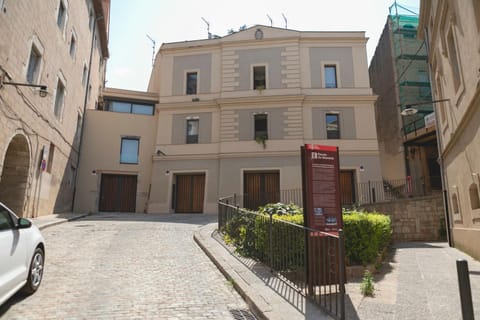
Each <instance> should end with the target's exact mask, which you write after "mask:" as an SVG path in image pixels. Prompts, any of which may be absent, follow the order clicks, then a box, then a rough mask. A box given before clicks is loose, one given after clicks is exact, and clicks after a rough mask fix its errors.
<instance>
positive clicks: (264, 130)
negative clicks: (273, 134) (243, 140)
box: [253, 113, 268, 140]
mask: <svg viewBox="0 0 480 320" xmlns="http://www.w3.org/2000/svg"><path fill="white" fill-rule="evenodd" d="M254 117H255V123H254V129H255V135H254V137H253V138H254V139H255V140H259V139H260V140H266V139H268V115H267V114H266V113H261V114H256V115H255V116H254Z"/></svg>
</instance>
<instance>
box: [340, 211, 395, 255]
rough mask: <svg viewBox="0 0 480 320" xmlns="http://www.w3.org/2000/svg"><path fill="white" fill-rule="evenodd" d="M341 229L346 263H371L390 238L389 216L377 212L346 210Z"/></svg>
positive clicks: (390, 225) (385, 246)
mask: <svg viewBox="0 0 480 320" xmlns="http://www.w3.org/2000/svg"><path fill="white" fill-rule="evenodd" d="M343 229H344V234H345V253H346V257H347V264H348V265H357V264H362V265H367V264H370V263H373V262H374V261H375V259H376V258H377V257H378V256H379V255H380V254H381V253H382V252H383V251H384V249H386V248H387V246H388V245H389V243H390V241H391V238H392V224H391V221H390V217H389V216H386V215H383V214H380V213H377V212H373V213H367V212H357V211H351V212H348V211H346V212H344V214H343Z"/></svg>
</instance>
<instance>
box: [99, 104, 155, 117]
mask: <svg viewBox="0 0 480 320" xmlns="http://www.w3.org/2000/svg"><path fill="white" fill-rule="evenodd" d="M105 105H106V108H105V110H108V111H113V112H123V113H133V114H146V115H150V116H151V115H153V112H154V111H155V108H154V106H153V105H151V104H139V103H132V102H123V101H105Z"/></svg>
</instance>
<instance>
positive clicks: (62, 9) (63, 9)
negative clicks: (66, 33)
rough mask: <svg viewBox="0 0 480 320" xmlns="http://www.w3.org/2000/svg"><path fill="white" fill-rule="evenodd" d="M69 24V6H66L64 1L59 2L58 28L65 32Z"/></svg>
mask: <svg viewBox="0 0 480 320" xmlns="http://www.w3.org/2000/svg"><path fill="white" fill-rule="evenodd" d="M66 22H67V6H66V5H65V2H64V0H60V1H59V2H58V12H57V26H58V28H59V29H60V30H61V31H62V32H63V30H65V24H66Z"/></svg>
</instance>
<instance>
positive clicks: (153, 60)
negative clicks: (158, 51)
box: [146, 34, 155, 67]
mask: <svg viewBox="0 0 480 320" xmlns="http://www.w3.org/2000/svg"><path fill="white" fill-rule="evenodd" d="M146 36H147V38H148V39H150V41H152V67H153V65H154V63H155V40H153V39H152V37H150V36H149V35H148V34H147V35H146Z"/></svg>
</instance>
